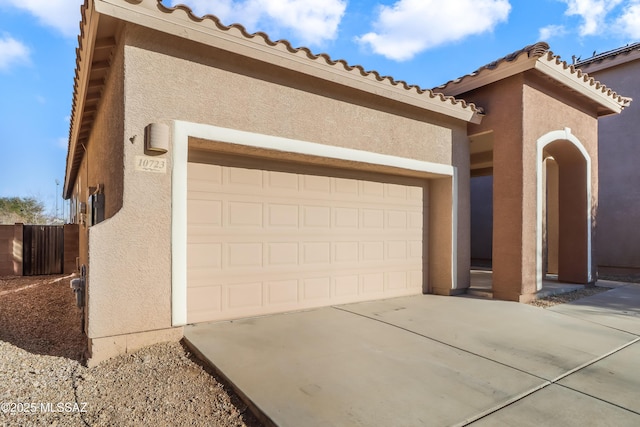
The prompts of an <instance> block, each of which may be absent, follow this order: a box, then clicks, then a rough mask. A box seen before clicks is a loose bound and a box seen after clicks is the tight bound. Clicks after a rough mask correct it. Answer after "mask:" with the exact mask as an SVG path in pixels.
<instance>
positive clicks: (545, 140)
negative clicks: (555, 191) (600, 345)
mask: <svg viewBox="0 0 640 427" xmlns="http://www.w3.org/2000/svg"><path fill="white" fill-rule="evenodd" d="M558 140H567V141H569V142H570V143H572V144H573V145H575V146H576V148H577V149H578V150H579V151H580V153H581V154H582V156H583V157H584V159H585V161H586V169H587V218H586V220H587V280H588V281H589V282H591V280H592V274H591V273H592V272H591V269H592V268H591V224H592V218H591V216H592V215H591V157H590V156H589V153H588V152H587V150H586V149H585V148H584V146H583V145H582V143H581V142H580V140H579V139H578V138H576V137H575V135H573V134H572V133H571V129H570V128H564V129H563V130H556V131H552V132H549V133H547V134H545V135H543V136H541V137H540V138H539V139H538V141H537V153H536V176H537V183H536V288H537V290H540V289H542V278H543V276H544V275H543V272H542V261H543V257H542V250H543V248H542V233H543V229H542V228H543V218H542V216H543V210H542V207H543V197H544V188H545V185H544V184H545V183H544V181H543V176H544V174H543V168H544V159H543V150H544V147H546V146H547V145H549V144H551V143H552V142H554V141H558Z"/></svg>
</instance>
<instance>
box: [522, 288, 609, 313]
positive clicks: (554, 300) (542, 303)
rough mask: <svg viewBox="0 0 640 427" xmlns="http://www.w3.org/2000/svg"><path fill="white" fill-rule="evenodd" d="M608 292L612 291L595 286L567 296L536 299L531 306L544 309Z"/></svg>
mask: <svg viewBox="0 0 640 427" xmlns="http://www.w3.org/2000/svg"><path fill="white" fill-rule="evenodd" d="M608 290H610V288H605V287H601V286H593V287H588V288H584V289H580V290H578V291H573V292H567V293H566V294H559V295H551V296H548V297H545V298H540V299H536V300H533V301H531V302H530V303H529V304H531V305H535V306H536V307H542V308H547V307H553V306H554V305H558V304H564V303H567V302H571V301H575V300H577V299H580V298H584V297H588V296H591V295H595V294H599V293H600V292H604V291H608Z"/></svg>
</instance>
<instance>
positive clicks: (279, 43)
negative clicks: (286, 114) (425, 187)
mask: <svg viewBox="0 0 640 427" xmlns="http://www.w3.org/2000/svg"><path fill="white" fill-rule="evenodd" d="M158 8H159V9H160V10H162V11H163V12H165V13H168V14H171V13H176V12H177V11H181V12H184V13H186V14H187V15H188V17H189V18H190V19H191V20H193V21H196V22H204V21H210V22H212V23H213V24H214V25H215V27H216V28H217V29H218V30H220V31H223V32H227V33H229V32H238V33H239V34H241V36H242V37H244V38H246V39H251V40H254V41H257V42H262V43H264V44H265V45H268V46H271V47H274V48H284V49H286V50H287V51H288V52H289V53H291V54H294V55H301V54H303V55H305V56H306V57H307V58H308V59H309V60H312V61H317V62H324V63H325V64H326V65H329V66H331V67H335V68H337V69H342V70H344V71H347V72H350V73H357V74H359V75H360V76H361V77H365V78H369V79H371V78H374V79H375V80H376V81H378V82H380V83H385V84H388V85H390V86H393V87H400V88H404V89H405V90H407V91H413V92H415V93H417V94H420V95H425V96H428V97H429V98H430V99H434V98H439V99H440V100H441V101H442V102H448V103H450V104H452V105H457V106H459V107H460V108H462V109H469V110H471V111H472V112H475V113H478V114H482V110H481V109H480V108H479V107H477V106H476V105H475V104H473V103H467V102H466V101H464V100H462V99H456V98H454V97H453V96H446V95H444V94H442V93H435V92H434V91H433V90H431V89H424V88H421V87H419V86H417V85H412V84H408V83H407V82H405V81H403V80H396V79H394V78H393V77H391V76H382V75H380V73H378V72H377V71H375V70H366V69H365V68H364V67H362V66H361V65H350V64H349V63H348V62H347V61H345V60H344V59H337V60H336V59H332V58H331V57H330V56H329V55H328V54H326V53H319V54H315V53H313V52H312V51H311V50H310V49H309V48H307V47H293V45H291V43H290V42H289V41H288V40H284V39H280V40H276V41H273V40H271V38H270V37H269V36H268V35H267V34H266V33H264V32H262V31H258V32H255V33H249V32H248V31H247V30H246V29H245V27H244V26H242V25H240V24H231V25H224V24H223V23H222V22H221V21H220V19H219V18H218V17H217V16H215V15H211V14H207V15H204V16H197V15H196V14H194V13H193V11H192V9H191V8H190V7H189V6H186V5H183V4H180V5H176V6H173V7H168V6H165V5H164V4H163V3H162V0H158Z"/></svg>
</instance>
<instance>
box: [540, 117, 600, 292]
mask: <svg viewBox="0 0 640 427" xmlns="http://www.w3.org/2000/svg"><path fill="white" fill-rule="evenodd" d="M537 148H538V156H537V166H538V168H537V172H538V173H537V180H538V181H537V236H536V237H537V244H536V245H537V251H536V252H537V259H536V270H537V277H536V283H537V289H538V290H540V289H542V283H543V280H544V279H545V277H546V276H547V274H554V275H555V274H557V279H558V281H559V282H566V283H580V284H586V283H590V282H591V281H592V277H593V275H592V272H591V269H592V267H591V226H592V225H591V224H592V213H591V158H590V157H589V154H588V153H587V151H586V150H585V148H584V146H583V145H582V144H581V143H580V141H579V140H578V139H577V138H576V137H575V136H574V135H573V134H572V133H571V130H570V129H565V130H563V131H554V132H550V133H548V134H546V135H544V136H543V137H541V138H540V139H538V146H537Z"/></svg>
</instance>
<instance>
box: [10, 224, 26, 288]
mask: <svg viewBox="0 0 640 427" xmlns="http://www.w3.org/2000/svg"><path fill="white" fill-rule="evenodd" d="M23 230H24V224H22V223H17V224H15V225H14V226H13V274H15V275H16V276H22V274H23V272H24V270H23V265H22V264H23V259H22V248H23V245H24V242H23V232H24V231H23Z"/></svg>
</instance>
